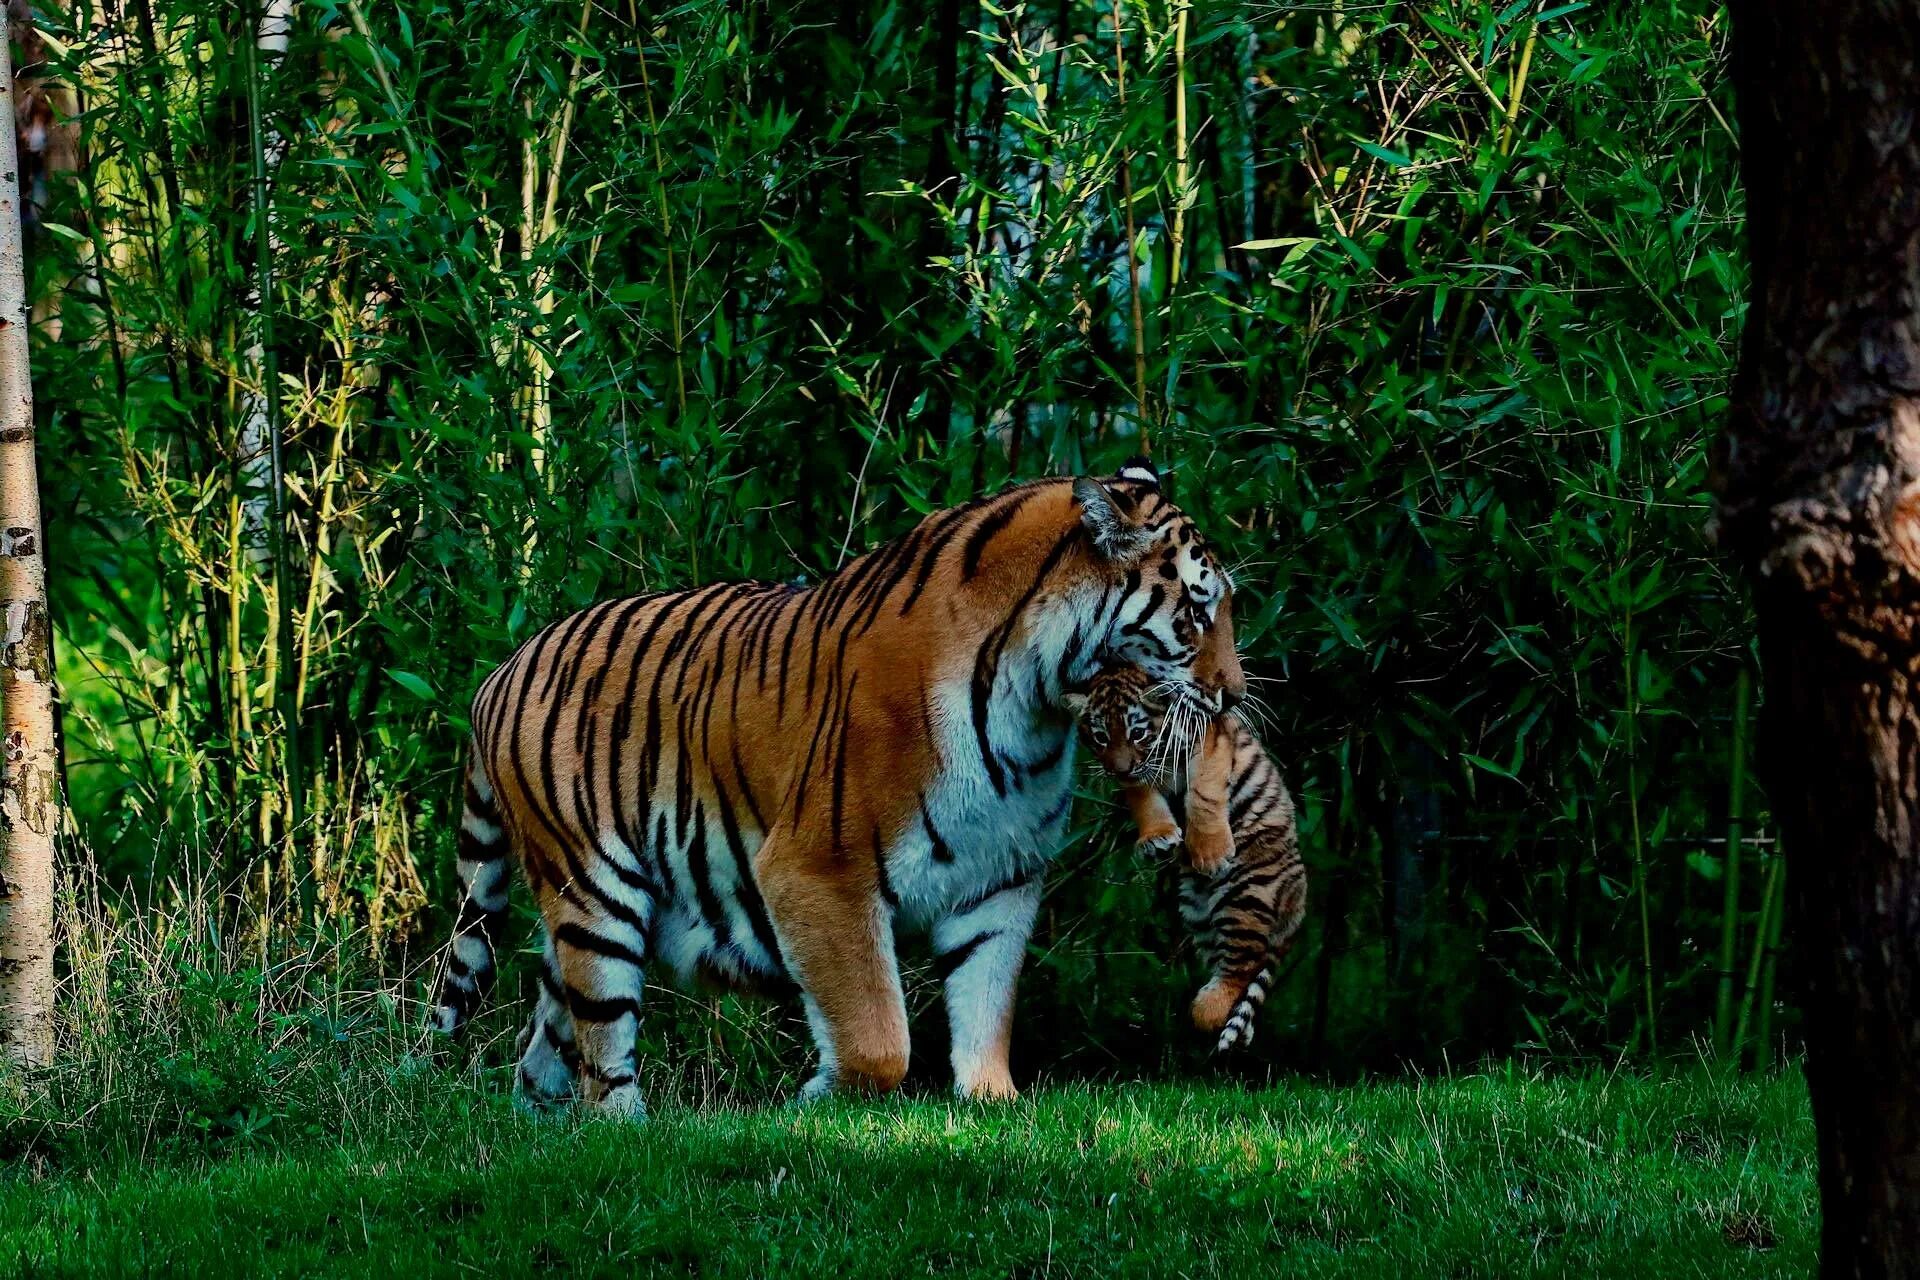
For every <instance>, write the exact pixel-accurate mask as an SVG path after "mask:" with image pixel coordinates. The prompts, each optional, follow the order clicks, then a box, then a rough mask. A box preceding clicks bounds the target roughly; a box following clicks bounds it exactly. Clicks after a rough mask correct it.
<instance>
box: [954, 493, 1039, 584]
mask: <svg viewBox="0 0 1920 1280" xmlns="http://www.w3.org/2000/svg"><path fill="white" fill-rule="evenodd" d="M1032 496H1033V492H1032V490H1026V491H1020V490H1016V491H1015V492H1014V493H1013V494H1011V495H1009V496H1008V498H1007V499H1005V500H1003V501H1001V502H999V503H997V504H995V505H994V507H993V508H992V509H991V510H989V511H988V512H987V514H986V515H985V516H983V517H981V520H980V523H979V524H977V525H975V526H974V527H973V531H972V532H971V533H969V534H968V535H967V542H966V546H965V548H964V550H963V552H962V554H961V556H960V580H961V581H962V582H972V581H973V580H974V578H975V577H977V576H979V573H980V558H981V557H982V556H984V555H985V554H986V552H987V544H988V543H989V542H992V541H993V535H994V534H996V533H999V532H1000V531H1001V530H1002V529H1004V528H1006V527H1007V526H1008V525H1009V524H1011V523H1013V518H1014V517H1015V516H1017V515H1019V514H1020V508H1022V507H1024V506H1025V505H1026V504H1027V500H1028V499H1029V498H1031V497H1032Z"/></svg>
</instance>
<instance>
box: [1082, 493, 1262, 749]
mask: <svg viewBox="0 0 1920 1280" xmlns="http://www.w3.org/2000/svg"><path fill="white" fill-rule="evenodd" d="M1073 496H1074V500H1075V501H1076V502H1077V503H1078V504H1079V506H1080V512H1081V515H1080V519H1081V523H1082V524H1083V525H1085V527H1086V529H1087V532H1088V534H1089V535H1090V536H1091V538H1092V541H1093V546H1094V550H1095V552H1096V554H1097V555H1098V556H1099V557H1100V558H1101V560H1102V561H1103V562H1104V564H1105V565H1106V567H1107V571H1108V574H1109V579H1110V581H1109V585H1108V591H1107V596H1106V598H1105V599H1104V600H1103V601H1102V615H1101V618H1100V625H1101V626H1102V627H1104V629H1105V633H1104V638H1103V643H1102V655H1103V656H1104V657H1105V658H1107V659H1108V660H1109V661H1110V662H1113V663H1118V664H1122V665H1129V666H1134V667H1138V668H1139V669H1140V670H1141V671H1142V672H1144V673H1145V674H1146V675H1147V676H1149V677H1151V678H1152V680H1153V681H1155V682H1170V683H1172V684H1174V685H1176V686H1179V687H1180V688H1181V689H1182V690H1183V691H1184V692H1185V694H1186V696H1188V697H1191V698H1192V699H1193V700H1194V701H1196V702H1197V703H1199V704H1200V706H1202V707H1203V708H1205V709H1207V710H1209V711H1214V712H1219V711H1225V710H1227V709H1228V708H1230V707H1232V706H1233V705H1234V704H1235V703H1237V702H1239V701H1240V700H1241V699H1242V698H1244V697H1245V696H1246V692H1247V678H1246V675H1245V673H1244V672H1242V671H1241V669H1240V657H1239V654H1238V653H1236V652H1235V650H1234V645H1233V584H1232V582H1231V581H1230V580H1229V579H1228V577H1227V571H1226V569H1225V567H1224V566H1223V565H1221V564H1220V562H1219V560H1218V559H1216V558H1215V556H1214V553H1213V548H1212V547H1211V546H1210V545H1209V544H1208V542H1207V540H1206V539H1205V538H1204V537H1202V536H1201V534H1200V531H1199V529H1197V528H1195V527H1194V523H1193V521H1192V520H1191V519H1190V518H1189V517H1188V516H1187V513H1186V512H1184V511H1182V510H1180V508H1178V507H1176V506H1174V505H1173V503H1171V502H1169V501H1168V500H1167V498H1166V495H1164V494H1163V493H1161V491H1160V473H1159V472H1158V471H1155V470H1154V468H1153V465H1152V464H1151V463H1149V462H1147V461H1146V460H1145V459H1136V460H1135V461H1133V462H1129V463H1128V464H1127V465H1126V466H1124V467H1122V468H1120V473H1119V474H1118V475H1116V476H1114V477H1113V478H1111V479H1108V480H1095V479H1093V478H1091V477H1088V476H1082V477H1080V478H1079V479H1077V480H1075V481H1074V482H1073Z"/></svg>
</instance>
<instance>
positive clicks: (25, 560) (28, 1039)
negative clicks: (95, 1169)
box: [0, 40, 60, 1066]
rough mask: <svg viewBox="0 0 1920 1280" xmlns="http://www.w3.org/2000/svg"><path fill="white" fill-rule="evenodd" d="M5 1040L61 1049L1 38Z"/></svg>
mask: <svg viewBox="0 0 1920 1280" xmlns="http://www.w3.org/2000/svg"><path fill="white" fill-rule="evenodd" d="M0 111H4V112H5V115H6V118H5V119H4V120H0V721H3V722H4V723H3V724H0V731H3V733H4V736H3V737H0V1046H3V1047H4V1051H5V1053H6V1055H7V1057H9V1058H10V1059H12V1060H13V1061H14V1062H16V1063H19V1064H21V1065H25V1066H40V1065H43V1064H45V1063H47V1062H49V1061H51V1060H52V1058H53V839H54V833H55V831H56V829H57V827H58V818H59V813H60V793H59V777H60V774H59V761H58V759H57V757H56V756H55V751H54V738H53V636H52V631H51V630H50V628H49V627H48V623H47V574H46V564H45V560H44V552H45V549H46V540H45V538H44V537H42V533H41V528H40V485H39V474H38V471H37V469H36V467H35V465H34V455H33V447H34V430H33V386H32V383H31V381H30V380H29V377H28V373H27V300H26V280H25V276H24V273H23V271H22V261H21V228H20V186H19V157H18V154H17V149H16V145H15V141H14V120H13V61H12V50H11V49H10V48H9V42H8V41H6V40H0Z"/></svg>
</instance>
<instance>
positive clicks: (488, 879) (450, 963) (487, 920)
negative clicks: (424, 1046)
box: [428, 746, 508, 1035]
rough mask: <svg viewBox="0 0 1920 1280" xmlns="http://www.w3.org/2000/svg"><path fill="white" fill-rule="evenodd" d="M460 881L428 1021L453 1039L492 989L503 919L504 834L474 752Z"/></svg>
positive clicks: (462, 829)
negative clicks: (459, 894) (457, 903)
mask: <svg viewBox="0 0 1920 1280" xmlns="http://www.w3.org/2000/svg"><path fill="white" fill-rule="evenodd" d="M458 847H459V856H460V862H459V875H460V885H461V888H462V890H463V896H462V897H461V900H460V915H459V918H458V919H456V920H455V921H454V925H453V938H452V941H451V943H450V944H449V946H448V949H447V958H446V962H445V965H444V966H443V967H442V969H441V971H440V980H439V982H438V984H437V985H436V987H435V990H434V995H433V1009H432V1012H431V1013H430V1014H429V1015H428V1022H429V1025H431V1026H432V1027H433V1029H434V1030H436V1031H440V1032H444V1033H446V1034H448V1035H452V1034H453V1033H454V1032H456V1031H458V1030H460V1028H461V1027H462V1026H464V1025H466V1022H467V1020H468V1019H469V1018H471V1017H473V1015H474V1011H475V1010H477V1009H478V1008H479V1007H480V1002H481V1001H482V1000H484V999H486V995H487V992H488V991H489V990H490V989H491V988H492V987H493V979H494V961H493V953H494V946H495V943H496V941H497V940H498V937H499V933H500V926H501V923H502V922H503V921H504V920H505V918H506V914H507V854H508V848H507V833H506V829H505V828H504V827H502V826H501V824H500V810H499V808H498V807H497V806H496V805H495V803H494V795H493V786H492V784H491V783H489V782H488V780H487V773H486V770H485V769H484V768H482V767H481V764H480V755H479V752H478V750H476V749H475V748H473V747H472V746H469V748H468V752H467V796H466V804H465V807H464V808H463V810H462V812H461V814H460V838H459V846H458Z"/></svg>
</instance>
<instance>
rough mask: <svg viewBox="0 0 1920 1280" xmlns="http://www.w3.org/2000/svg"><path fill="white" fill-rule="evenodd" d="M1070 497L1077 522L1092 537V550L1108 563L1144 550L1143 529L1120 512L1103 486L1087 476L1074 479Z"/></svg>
mask: <svg viewBox="0 0 1920 1280" xmlns="http://www.w3.org/2000/svg"><path fill="white" fill-rule="evenodd" d="M1073 497H1074V501H1076V502H1078V503H1079V504H1080V523H1081V524H1083V525H1085V526H1086V527H1087V532H1088V533H1090V534H1092V535H1093V546H1094V550H1096V551H1098V552H1099V553H1100V554H1101V555H1103V556H1105V557H1106V558H1107V559H1109V560H1125V559H1127V558H1129V557H1131V556H1134V555H1137V554H1139V552H1141V551H1142V550H1144V549H1145V547H1146V544H1147V538H1148V534H1147V532H1146V530H1144V529H1142V528H1141V527H1140V526H1139V525H1137V524H1135V523H1134V522H1133V521H1132V520H1131V519H1129V518H1128V517H1127V515H1126V513H1125V512H1123V511H1121V510H1120V504H1119V503H1117V502H1115V501H1114V498H1113V492H1112V490H1110V489H1108V488H1107V486H1105V485H1103V484H1101V483H1100V482H1099V481H1098V480H1095V479H1093V478H1092V477H1091V476H1076V477H1075V478H1074V481H1073Z"/></svg>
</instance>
